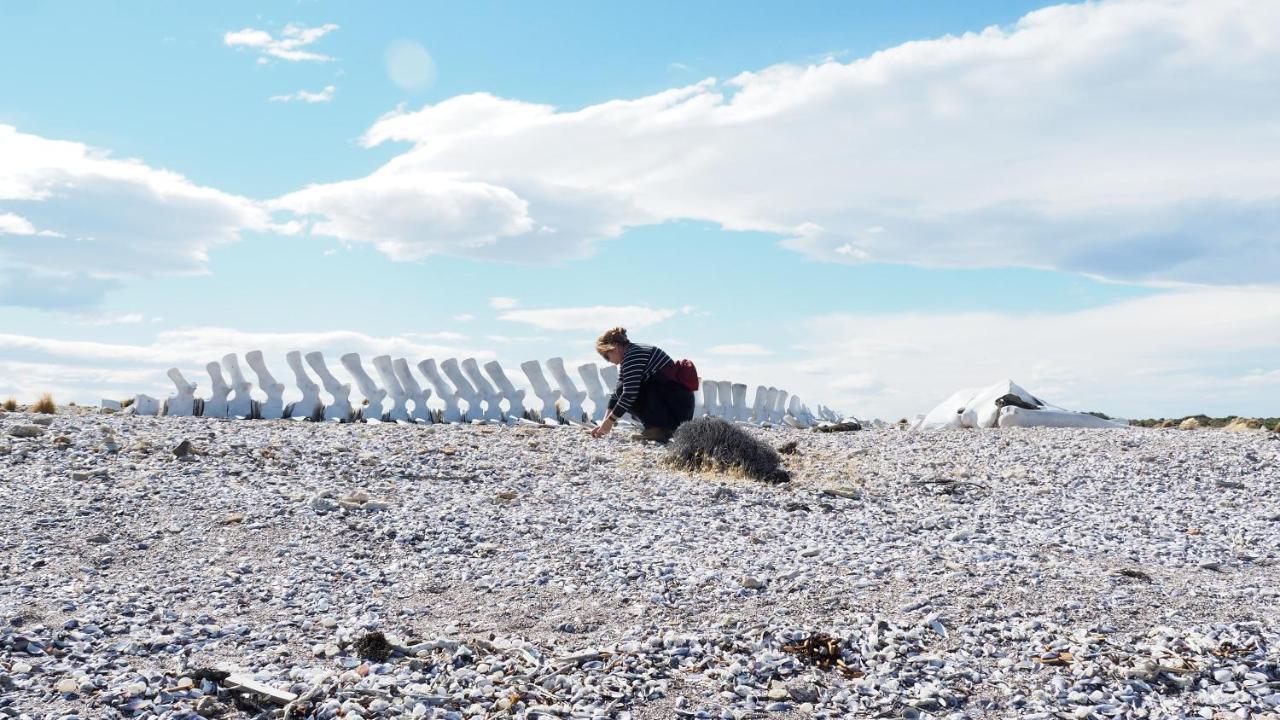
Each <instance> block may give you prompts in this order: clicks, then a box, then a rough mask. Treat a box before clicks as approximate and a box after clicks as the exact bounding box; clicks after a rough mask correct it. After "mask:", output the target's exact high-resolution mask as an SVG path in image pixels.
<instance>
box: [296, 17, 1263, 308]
mask: <svg viewBox="0 0 1280 720" xmlns="http://www.w3.org/2000/svg"><path fill="white" fill-rule="evenodd" d="M1275 28H1280V5H1277V4H1275V3H1271V2H1260V1H1258V0H1223V1H1222V2H1214V3H1195V2H1183V1H1181V0H1112V1H1111V2H1098V3H1088V4H1078V5H1060V6H1054V7H1049V8H1045V9H1043V10H1038V11H1036V12H1033V13H1030V14H1028V15H1026V16H1025V17H1023V18H1022V19H1021V20H1019V21H1018V22H1017V23H1016V24H1015V25H1013V26H1011V27H1008V28H997V27H992V28H987V29H985V30H983V31H981V32H976V33H966V34H965V35H962V36H959V37H952V36H948V37H943V38H939V39H934V40H925V41H919V42H910V43H905V44H903V45H899V46H897V47H893V48H890V49H887V50H884V51H881V52H877V53H875V54H873V55H871V56H868V57H864V58H858V59H854V60H852V61H850V62H839V61H836V60H826V61H823V62H820V63H817V64H810V65H795V64H782V65H775V66H772V67H768V68H765V69H763V70H760V71H758V72H745V73H742V74H740V75H738V76H736V77H733V78H731V79H729V80H727V81H723V82H720V81H716V80H714V79H708V80H704V81H702V82H700V83H697V84H693V85H689V86H686V87H681V88H675V89H671V90H667V91H665V92H661V93H657V94H654V95H650V96H647V97H641V98H636V99H631V100H623V99H619V100H612V101H609V102H605V103H601V104H599V105H593V106H590V107H586V108H582V109H580V110H571V111H562V110H558V109H556V108H554V107H551V106H547V105H539V104H534V103H528V102H522V101H519V100H511V99H503V98H498V97H493V96H491V95H487V94H472V95H464V96H458V97H453V98H450V99H447V100H444V101H442V102H439V103H436V104H434V105H428V106H426V107H423V108H421V109H419V110H415V111H408V110H403V109H401V110H397V111H394V112H391V113H389V114H387V115H385V116H384V117H382V118H380V119H379V120H378V121H377V122H376V123H375V124H374V125H373V126H372V127H370V128H369V130H368V131H367V133H366V134H365V137H364V142H365V143H366V144H367V145H370V146H374V145H379V144H382V143H388V142H404V143H409V144H410V145H411V147H410V148H409V149H408V150H406V151H405V152H404V153H402V154H401V155H399V156H398V157H396V158H394V159H392V160H391V161H389V162H388V163H387V164H386V165H385V166H383V167H382V168H380V169H379V170H377V171H376V172H375V173H373V174H372V175H370V176H368V177H366V178H360V179H355V180H350V181H347V182H344V183H336V184H329V185H318V186H313V187H310V188H307V189H305V190H302V191H299V192H298V193H295V194H294V195H292V196H289V197H287V198H285V199H284V200H283V201H282V203H281V205H282V206H284V207H289V208H292V209H296V210H297V211H299V212H304V213H311V214H314V215H315V216H316V217H317V218H318V221H317V222H316V223H315V224H314V225H313V226H312V231H313V232H315V233H318V234H326V235H333V236H335V237H340V238H342V239H344V240H348V241H357V242H370V243H373V244H375V245H377V246H378V247H379V248H381V249H382V250H383V251H384V252H386V253H387V254H388V255H390V256H391V257H393V258H396V259H414V258H418V257H422V256H424V255H426V254H431V253H446V254H451V255H461V256H470V257H485V258H495V257H501V258H507V259H525V258H527V257H529V256H535V255H536V259H543V260H553V259H563V258H570V257H581V256H583V255H584V254H587V253H589V252H590V249H591V243H592V242H593V241H595V240H598V239H601V238H608V237H612V236H615V235H617V234H618V233H620V232H621V231H622V230H623V229H624V228H625V227H627V226H631V225H639V224H648V223H655V222H661V221H665V220H670V219H693V220H704V221H711V222H715V223H718V224H720V225H721V226H723V227H725V228H728V229H732V230H755V231H765V232H769V233H775V234H777V235H779V236H780V237H782V238H785V240H784V241H783V242H784V244H785V245H786V246H787V247H789V248H792V249H794V250H796V251H798V252H802V253H804V254H806V255H808V256H810V257H813V258H817V259H820V260H824V261H829V262H840V263H856V262H867V261H878V262H894V263H911V264H918V265H924V266H949V267H977V266H983V267H996V266H1001V267H1002V266H1023V267H1036V268H1054V269H1059V270H1067V271H1074V272H1080V273H1086V274H1091V275H1096V276H1100V277H1105V278H1110V279H1115V280H1120V281H1134V282H1155V283H1160V282H1189V283H1207V284H1221V285H1231V284H1245V283H1273V282H1275V278H1276V277H1277V270H1278V269H1280V236H1278V235H1277V234H1276V233H1275V232H1274V228H1275V227H1276V226H1277V220H1280V191H1278V190H1277V188H1278V187H1280V150H1277V145H1276V143H1275V141H1274V140H1275V132H1276V131H1275V122H1274V118H1275V117H1277V115H1278V114H1280V96H1278V95H1277V94H1276V93H1273V92H1270V91H1269V88H1272V87H1275V86H1277V85H1278V84H1280V32H1277V31H1276V30H1275ZM530 246H536V247H537V248H538V251H539V252H538V253H536V254H535V253H530V252H529V251H528V248H529V247H530Z"/></svg>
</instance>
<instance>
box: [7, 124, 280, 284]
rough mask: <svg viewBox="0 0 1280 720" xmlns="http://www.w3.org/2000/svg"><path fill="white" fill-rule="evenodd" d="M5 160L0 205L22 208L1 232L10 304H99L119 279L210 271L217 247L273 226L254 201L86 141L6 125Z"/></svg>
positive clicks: (265, 213)
mask: <svg viewBox="0 0 1280 720" xmlns="http://www.w3.org/2000/svg"><path fill="white" fill-rule="evenodd" d="M0 157H3V158H4V161H3V162H2V163H0V203H3V204H4V205H5V206H7V207H9V208H14V209H15V210H16V212H6V214H5V216H4V218H5V219H4V220H3V221H2V222H3V223H4V232H3V233H0V303H2V304H24V305H30V306H33V307H42V306H44V307H69V306H75V305H92V304H95V303H96V302H97V301H98V300H99V299H100V298H101V295H102V293H103V292H105V291H107V290H109V289H110V288H111V287H113V286H114V285H115V284H116V282H117V279H119V278H123V277H130V276H143V275H148V274H152V273H196V272H203V271H204V270H205V267H206V262H207V260H208V253H209V250H210V249H211V248H213V247H215V246H217V245H222V244H226V243H231V242H235V241H236V240H238V239H239V237H240V232H241V231H242V230H246V229H252V230H267V229H271V228H272V227H273V226H272V225H271V222H270V217H269V216H268V214H267V212H266V211H265V210H264V209H262V208H261V207H260V206H259V205H258V204H257V203H255V202H253V201H251V200H248V199H246V198H242V197H237V196H235V195H231V194H228V193H224V192H221V191H218V190H214V189H212V188H207V187H201V186H199V185H196V184H194V183H192V182H191V181H189V180H187V179H186V178H185V177H183V176H181V175H178V174H177V173H173V172H169V171H167V170H158V169H155V168H151V167H148V166H147V165H145V164H143V163H142V162H140V161H138V160H129V159H117V158H113V157H112V156H111V155H110V154H109V153H108V152H106V151H104V150H100V149H97V148H92V147H89V146H86V145H83V144H81V143H77V142H69V141H62V140H49V139H46V138H43V137H39V136H36V135H30V134H26V133H21V132H19V131H18V130H17V129H16V128H14V127H12V126H8V125H0ZM37 228H39V230H37ZM46 299H47V300H46Z"/></svg>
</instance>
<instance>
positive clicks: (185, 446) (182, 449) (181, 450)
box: [173, 440, 192, 458]
mask: <svg viewBox="0 0 1280 720" xmlns="http://www.w3.org/2000/svg"><path fill="white" fill-rule="evenodd" d="M191 452H192V449H191V441H190V440H183V441H182V442H180V443H178V444H177V445H176V446H174V448H173V456H174V457H176V458H184V457H187V456H188V455H190V454H191Z"/></svg>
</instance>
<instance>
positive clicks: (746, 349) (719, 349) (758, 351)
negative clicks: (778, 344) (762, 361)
mask: <svg viewBox="0 0 1280 720" xmlns="http://www.w3.org/2000/svg"><path fill="white" fill-rule="evenodd" d="M707 352H709V353H711V354H712V355H772V354H773V352H772V351H770V350H766V349H765V348H763V347H761V346H759V345H755V344H753V343H742V344H739V345H714V346H712V347H710V348H707Z"/></svg>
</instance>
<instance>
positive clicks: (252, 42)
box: [222, 23, 338, 63]
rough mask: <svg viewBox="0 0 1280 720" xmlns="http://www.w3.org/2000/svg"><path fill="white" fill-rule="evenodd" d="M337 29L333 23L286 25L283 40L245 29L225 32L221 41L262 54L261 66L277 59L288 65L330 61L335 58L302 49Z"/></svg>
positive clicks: (282, 33)
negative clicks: (308, 25) (286, 62)
mask: <svg viewBox="0 0 1280 720" xmlns="http://www.w3.org/2000/svg"><path fill="white" fill-rule="evenodd" d="M337 29H338V26H337V25H334V24H333V23H326V24H324V25H321V26H320V27H313V28H308V27H302V26H300V25H292V24H290V25H286V26H285V28H284V30H282V31H281V32H280V37H272V35H271V33H269V32H267V31H266V30H257V29H254V28H245V29H243V30H236V31H234V32H229V33H226V34H225V35H223V36H222V42H223V44H225V45H226V46H227V47H234V48H247V49H249V50H256V51H258V53H260V54H259V57H258V62H259V63H266V62H268V58H276V59H279V60H286V61H288V62H328V61H330V60H333V58H331V57H329V56H328V55H322V54H320V53H317V52H312V51H310V50H303V49H302V48H305V47H306V46H308V45H310V44H312V43H314V42H315V41H317V40H319V39H320V38H322V37H324V36H325V35H328V34H329V33H331V32H333V31H334V30H337Z"/></svg>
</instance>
